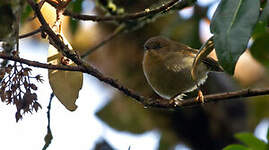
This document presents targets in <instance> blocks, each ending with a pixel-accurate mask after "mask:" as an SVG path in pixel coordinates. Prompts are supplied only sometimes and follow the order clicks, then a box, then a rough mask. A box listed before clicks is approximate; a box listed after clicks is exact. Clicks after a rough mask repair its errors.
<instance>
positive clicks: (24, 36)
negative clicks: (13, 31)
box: [19, 27, 42, 39]
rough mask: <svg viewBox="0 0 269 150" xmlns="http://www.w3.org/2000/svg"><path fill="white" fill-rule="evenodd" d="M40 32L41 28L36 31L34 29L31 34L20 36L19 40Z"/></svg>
mask: <svg viewBox="0 0 269 150" xmlns="http://www.w3.org/2000/svg"><path fill="white" fill-rule="evenodd" d="M41 31H42V28H41V27H40V28H38V29H36V30H34V31H32V32H29V33H25V34H22V35H20V36H19V38H20V39H23V38H26V37H29V36H33V35H35V34H37V33H39V32H41Z"/></svg>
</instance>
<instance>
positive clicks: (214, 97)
mask: <svg viewBox="0 0 269 150" xmlns="http://www.w3.org/2000/svg"><path fill="white" fill-rule="evenodd" d="M27 2H28V3H29V4H30V5H31V7H32V8H33V10H34V11H35V13H36V16H37V17H38V20H39V21H40V23H41V24H42V27H43V29H44V32H46V33H47V35H48V36H49V39H50V42H51V44H53V46H54V47H55V48H57V49H58V50H59V51H60V52H62V53H63V54H64V55H65V56H66V57H68V58H69V59H71V60H72V61H73V62H75V63H76V64H77V65H78V66H77V67H71V66H69V67H68V68H69V69H70V70H72V69H71V68H73V70H74V71H75V70H76V71H77V70H81V72H84V73H87V74H90V75H92V76H94V77H96V78H97V79H99V80H100V81H103V82H105V83H107V84H109V85H110V86H112V87H114V88H116V89H118V90H119V91H121V92H122V93H124V94H125V95H127V96H129V97H132V98H133V99H135V100H136V101H137V102H139V103H142V104H143V105H144V106H147V107H159V108H174V109H175V108H182V107H187V106H194V105H197V104H200V103H199V102H198V101H195V100H194V99H195V98H192V99H188V100H184V101H182V102H181V103H178V104H177V103H171V101H168V100H165V99H149V98H145V97H144V96H141V95H139V94H137V93H135V92H134V91H132V90H131V89H128V88H126V87H124V86H123V85H121V84H119V83H118V82H117V81H116V80H114V79H112V78H109V77H106V76H104V75H103V74H102V73H101V72H99V71H98V70H97V69H95V68H93V67H92V66H91V65H89V64H88V63H87V62H85V61H84V60H82V59H81V58H80V57H79V56H78V55H77V54H76V53H75V52H74V51H72V50H70V49H69V48H68V47H67V46H66V45H65V44H64V43H63V42H62V41H61V39H60V38H59V36H57V35H56V34H55V33H54V32H53V31H52V29H51V28H50V26H49V25H48V24H47V22H46V21H45V19H44V17H43V16H42V14H41V12H40V9H39V7H38V5H36V3H35V2H34V1H33V0H27ZM24 61H25V60H24ZM46 66H48V65H45V66H43V67H46ZM57 67H59V66H57ZM65 67H66V66H65ZM74 68H75V69H74ZM266 94H269V88H267V89H253V90H251V89H246V90H242V91H235V92H228V93H220V94H211V95H207V96H205V97H204V98H205V103H209V102H216V101H220V100H225V99H231V98H238V97H251V96H258V95H266Z"/></svg>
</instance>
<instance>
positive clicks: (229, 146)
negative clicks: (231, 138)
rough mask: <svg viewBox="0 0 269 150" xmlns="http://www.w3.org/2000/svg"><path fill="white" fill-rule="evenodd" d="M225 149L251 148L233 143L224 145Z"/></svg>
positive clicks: (242, 149) (243, 149)
mask: <svg viewBox="0 0 269 150" xmlns="http://www.w3.org/2000/svg"><path fill="white" fill-rule="evenodd" d="M223 150H250V149H249V148H247V147H245V146H242V145H239V144H231V145H228V146H226V147H224V148H223Z"/></svg>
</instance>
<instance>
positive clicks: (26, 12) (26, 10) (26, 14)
mask: <svg viewBox="0 0 269 150" xmlns="http://www.w3.org/2000/svg"><path fill="white" fill-rule="evenodd" d="M31 12H32V8H31V6H30V5H27V6H26V7H25V8H24V10H23V12H22V15H21V22H22V23H24V22H25V21H26V19H27V18H28V17H29V16H30V14H31Z"/></svg>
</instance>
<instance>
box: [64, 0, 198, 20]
mask: <svg viewBox="0 0 269 150" xmlns="http://www.w3.org/2000/svg"><path fill="white" fill-rule="evenodd" d="M195 1H196V0H181V1H180V2H179V0H171V1H170V2H168V3H166V4H164V5H162V6H160V7H158V8H155V9H151V10H150V9H145V10H144V11H140V12H136V13H131V14H124V15H119V16H95V15H82V14H76V13H71V12H69V11H67V10H66V11H65V12H64V15H65V16H69V17H72V18H74V19H78V20H85V21H86V20H90V21H120V22H121V21H129V20H135V19H138V18H141V17H145V16H148V15H155V14H157V13H160V12H162V11H165V12H167V11H169V10H171V9H172V8H173V6H175V5H176V9H182V8H185V7H188V6H190V5H192V4H193V3H194V2H195Z"/></svg>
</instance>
